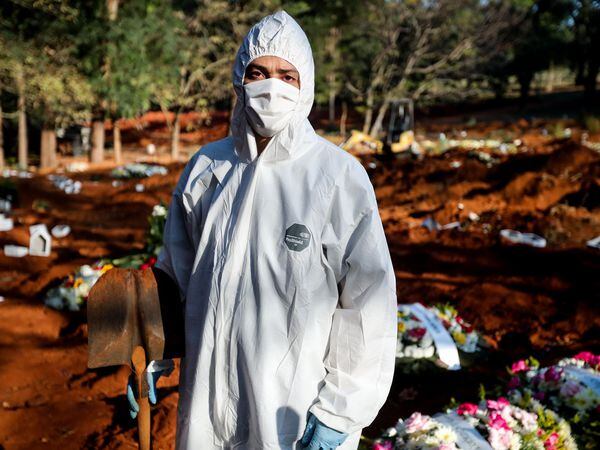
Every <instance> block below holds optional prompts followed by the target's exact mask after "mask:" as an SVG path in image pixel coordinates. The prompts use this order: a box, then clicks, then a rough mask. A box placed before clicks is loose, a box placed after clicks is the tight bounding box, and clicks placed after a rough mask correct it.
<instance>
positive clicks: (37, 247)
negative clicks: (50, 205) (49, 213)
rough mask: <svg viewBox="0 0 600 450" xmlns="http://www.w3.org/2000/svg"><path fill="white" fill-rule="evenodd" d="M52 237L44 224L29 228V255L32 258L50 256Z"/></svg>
mask: <svg viewBox="0 0 600 450" xmlns="http://www.w3.org/2000/svg"><path fill="white" fill-rule="evenodd" d="M51 249H52V237H51V236H50V233H48V228H46V225H44V224H37V225H31V226H30V227H29V254H30V255H32V256H50V251H51Z"/></svg>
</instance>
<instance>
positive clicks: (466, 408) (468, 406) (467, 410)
mask: <svg viewBox="0 0 600 450" xmlns="http://www.w3.org/2000/svg"><path fill="white" fill-rule="evenodd" d="M456 412H457V413H458V415H459V416H464V415H465V414H468V415H469V416H474V415H475V414H477V405H476V404H474V403H463V404H462V405H460V406H459V407H458V408H457V409H456Z"/></svg>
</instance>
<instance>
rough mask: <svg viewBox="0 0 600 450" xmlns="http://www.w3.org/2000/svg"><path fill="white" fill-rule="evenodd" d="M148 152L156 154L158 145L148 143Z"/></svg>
mask: <svg viewBox="0 0 600 450" xmlns="http://www.w3.org/2000/svg"><path fill="white" fill-rule="evenodd" d="M146 153H148V154H149V155H154V154H155V153H156V145H154V144H148V145H147V146H146Z"/></svg>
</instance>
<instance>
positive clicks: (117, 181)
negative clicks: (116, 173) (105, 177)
mask: <svg viewBox="0 0 600 450" xmlns="http://www.w3.org/2000/svg"><path fill="white" fill-rule="evenodd" d="M111 184H112V187H114V188H117V187H119V186H121V185H122V184H123V183H121V182H120V181H119V180H113V181H112V183H111Z"/></svg>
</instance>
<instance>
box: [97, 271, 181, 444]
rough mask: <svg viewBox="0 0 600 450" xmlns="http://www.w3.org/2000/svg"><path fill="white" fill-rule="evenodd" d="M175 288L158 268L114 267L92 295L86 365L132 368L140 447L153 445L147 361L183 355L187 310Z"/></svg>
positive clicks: (103, 277)
mask: <svg viewBox="0 0 600 450" xmlns="http://www.w3.org/2000/svg"><path fill="white" fill-rule="evenodd" d="M177 292H178V291H177V288H176V285H175V284H174V283H173V281H172V280H171V279H170V278H169V277H168V275H166V274H165V273H164V272H161V271H160V270H158V269H153V270H135V269H118V268H115V269H111V270H109V271H108V272H106V273H105V274H104V275H103V276H102V277H101V278H100V279H99V280H98V281H97V282H96V284H95V285H94V286H93V288H92V289H91V291H90V294H89V296H88V303H87V316H88V344H89V346H88V348H89V355H88V367H89V368H91V369H93V368H98V367H107V366H116V365H128V366H129V367H130V368H131V369H133V372H134V374H135V380H136V386H137V397H138V398H137V402H138V405H139V407H140V410H139V412H138V415H137V421H138V439H139V443H140V449H141V450H150V404H149V402H148V385H147V382H146V377H145V376H144V372H145V370H146V367H147V364H148V363H149V361H152V360H161V359H166V358H173V357H179V356H182V355H183V336H184V335H183V313H182V307H181V302H179V301H178V293H177ZM161 300H163V301H162V302H161ZM161 309H162V310H163V311H164V312H165V314H163V313H162V312H161ZM163 316H164V317H165V321H164V323H163ZM165 335H166V336H167V337H168V338H169V339H167V340H165ZM165 341H167V342H165ZM166 344H167V345H166ZM165 348H167V351H165Z"/></svg>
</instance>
